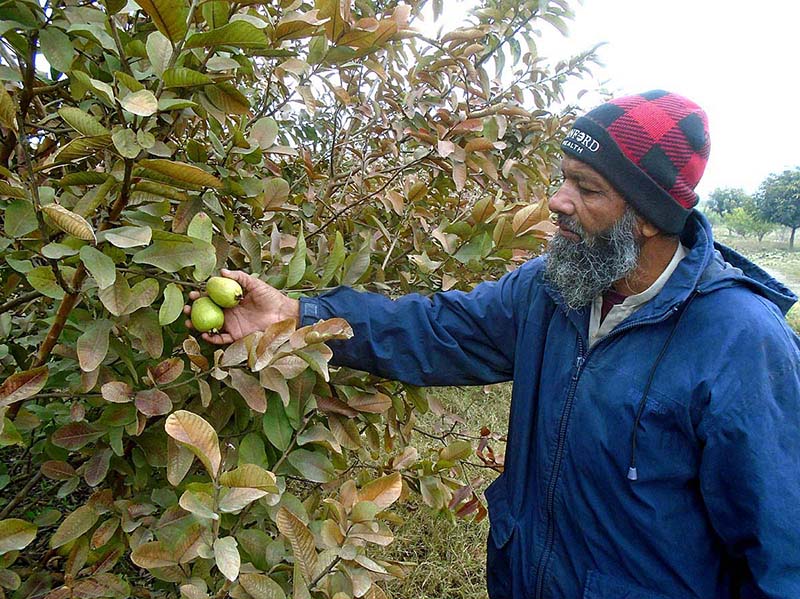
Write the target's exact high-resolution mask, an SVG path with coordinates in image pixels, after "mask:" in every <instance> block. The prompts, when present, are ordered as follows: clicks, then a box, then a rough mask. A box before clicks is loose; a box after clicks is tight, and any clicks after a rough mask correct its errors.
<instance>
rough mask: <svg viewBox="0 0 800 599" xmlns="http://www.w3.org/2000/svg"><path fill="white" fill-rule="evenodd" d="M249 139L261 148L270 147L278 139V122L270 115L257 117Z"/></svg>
mask: <svg viewBox="0 0 800 599" xmlns="http://www.w3.org/2000/svg"><path fill="white" fill-rule="evenodd" d="M250 139H251V140H252V142H254V143H256V144H258V147H259V148H261V149H262V150H266V149H267V148H271V147H272V146H273V145H274V144H275V140H276V139H278V123H277V122H275V119H273V118H270V117H263V118H260V119H258V120H257V121H256V122H255V123H253V126H252V127H250ZM286 192H287V194H286V195H287V196H288V195H289V194H288V192H289V186H288V184H287V186H286Z"/></svg>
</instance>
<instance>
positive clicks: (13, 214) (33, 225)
mask: <svg viewBox="0 0 800 599" xmlns="http://www.w3.org/2000/svg"><path fill="white" fill-rule="evenodd" d="M3 227H4V229H5V232H6V235H8V236H9V237H11V238H12V239H17V238H18V237H22V236H24V235H27V234H28V233H30V232H32V231H35V230H36V229H37V228H38V227H39V223H38V222H37V220H36V211H35V209H34V207H33V203H32V202H30V201H28V200H12V201H11V202H9V204H8V206H7V207H6V212H5V217H4V219H3Z"/></svg>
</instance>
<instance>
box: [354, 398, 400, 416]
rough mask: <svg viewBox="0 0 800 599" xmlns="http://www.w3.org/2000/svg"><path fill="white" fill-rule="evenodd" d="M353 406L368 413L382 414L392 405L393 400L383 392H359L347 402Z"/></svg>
mask: <svg viewBox="0 0 800 599" xmlns="http://www.w3.org/2000/svg"><path fill="white" fill-rule="evenodd" d="M347 403H348V404H349V405H350V407H351V408H353V409H355V410H358V411H359V412H367V413H368V414H382V413H383V412H385V411H386V410H388V409H389V408H391V407H392V400H391V398H390V397H389V396H388V395H384V394H383V393H373V394H367V393H359V394H358V395H355V396H353V397H351V398H350V400H349V401H348V402H347Z"/></svg>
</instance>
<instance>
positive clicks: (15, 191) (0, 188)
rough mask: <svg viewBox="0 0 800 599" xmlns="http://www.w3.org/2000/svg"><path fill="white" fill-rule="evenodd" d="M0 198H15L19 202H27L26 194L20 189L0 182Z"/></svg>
mask: <svg viewBox="0 0 800 599" xmlns="http://www.w3.org/2000/svg"><path fill="white" fill-rule="evenodd" d="M0 196H8V197H10V198H17V199H20V200H27V199H28V193H27V192H26V191H25V190H24V189H22V188H21V187H16V186H14V185H9V184H8V183H6V182H5V181H0Z"/></svg>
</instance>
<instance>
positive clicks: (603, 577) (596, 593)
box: [583, 570, 675, 599]
mask: <svg viewBox="0 0 800 599" xmlns="http://www.w3.org/2000/svg"><path fill="white" fill-rule="evenodd" d="M583 599H675V598H673V597H669V596H667V595H662V594H661V593H657V592H655V591H651V590H648V589H645V588H643V587H640V586H639V585H637V584H634V583H632V582H630V581H628V580H625V579H624V578H620V577H618V576H611V575H609V574H603V573H601V572H598V571H596V570H589V572H588V574H587V575H586V585H585V586H584V588H583Z"/></svg>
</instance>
